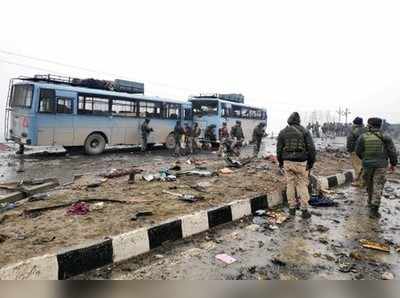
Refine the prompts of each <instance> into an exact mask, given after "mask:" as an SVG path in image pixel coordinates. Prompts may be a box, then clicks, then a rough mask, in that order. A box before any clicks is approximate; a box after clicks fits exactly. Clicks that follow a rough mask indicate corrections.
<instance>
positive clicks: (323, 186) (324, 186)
mask: <svg viewBox="0 0 400 298" xmlns="http://www.w3.org/2000/svg"><path fill="white" fill-rule="evenodd" d="M319 183H320V185H321V189H329V182H328V179H327V178H326V177H321V178H319Z"/></svg>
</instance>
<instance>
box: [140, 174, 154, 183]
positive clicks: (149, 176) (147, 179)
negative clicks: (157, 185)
mask: <svg viewBox="0 0 400 298" xmlns="http://www.w3.org/2000/svg"><path fill="white" fill-rule="evenodd" d="M142 178H143V180H144V181H147V182H151V181H153V180H154V176H153V175H144V176H143V177H142Z"/></svg>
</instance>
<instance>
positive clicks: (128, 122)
mask: <svg viewBox="0 0 400 298" xmlns="http://www.w3.org/2000/svg"><path fill="white" fill-rule="evenodd" d="M123 121H124V135H125V142H124V143H125V144H127V145H138V144H141V133H140V125H141V121H144V119H139V118H130V117H127V118H123Z"/></svg>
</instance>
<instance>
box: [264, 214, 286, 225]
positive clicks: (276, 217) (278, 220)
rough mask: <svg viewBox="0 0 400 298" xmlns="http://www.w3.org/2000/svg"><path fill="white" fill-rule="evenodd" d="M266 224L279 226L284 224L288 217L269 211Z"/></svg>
mask: <svg viewBox="0 0 400 298" xmlns="http://www.w3.org/2000/svg"><path fill="white" fill-rule="evenodd" d="M267 216H268V222H269V223H270V224H271V225H280V224H282V223H284V222H285V221H286V220H287V219H288V218H289V217H288V216H287V215H286V214H285V213H283V212H276V211H269V212H268V213H267Z"/></svg>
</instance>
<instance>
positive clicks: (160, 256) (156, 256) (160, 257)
mask: <svg viewBox="0 0 400 298" xmlns="http://www.w3.org/2000/svg"><path fill="white" fill-rule="evenodd" d="M154 257H155V258H156V259H163V258H164V256H163V255H155V256H154Z"/></svg>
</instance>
